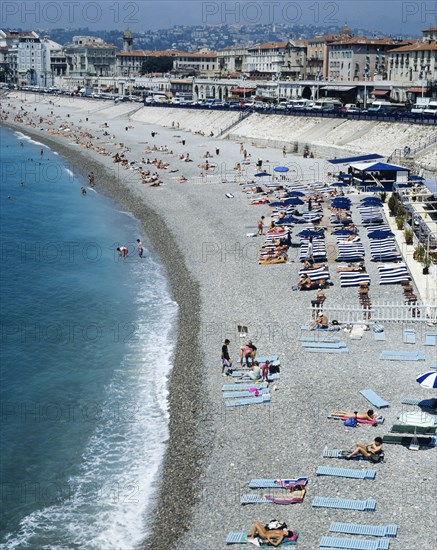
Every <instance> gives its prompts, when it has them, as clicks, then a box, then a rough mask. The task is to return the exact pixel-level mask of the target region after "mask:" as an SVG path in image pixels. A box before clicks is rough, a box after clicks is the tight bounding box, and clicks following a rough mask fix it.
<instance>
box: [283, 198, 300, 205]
mask: <svg viewBox="0 0 437 550" xmlns="http://www.w3.org/2000/svg"><path fill="white" fill-rule="evenodd" d="M284 204H285V205H286V206H290V205H293V206H296V205H298V204H304V202H303V200H302V199H299V198H298V197H290V198H289V199H285V200H284Z"/></svg>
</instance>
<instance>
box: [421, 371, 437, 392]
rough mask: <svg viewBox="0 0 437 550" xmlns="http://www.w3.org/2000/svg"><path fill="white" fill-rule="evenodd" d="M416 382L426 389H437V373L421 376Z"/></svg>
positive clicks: (427, 373) (430, 372) (432, 372)
mask: <svg viewBox="0 0 437 550" xmlns="http://www.w3.org/2000/svg"><path fill="white" fill-rule="evenodd" d="M416 382H418V383H419V384H420V385H421V386H423V387H424V388H437V371H435V370H432V371H429V372H425V373H424V374H421V375H420V376H418V377H417V378H416Z"/></svg>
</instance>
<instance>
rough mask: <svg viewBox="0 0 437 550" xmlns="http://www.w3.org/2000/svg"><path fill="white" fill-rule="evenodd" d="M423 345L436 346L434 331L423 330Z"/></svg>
mask: <svg viewBox="0 0 437 550" xmlns="http://www.w3.org/2000/svg"><path fill="white" fill-rule="evenodd" d="M423 344H424V345H425V346H436V345H437V333H435V332H425V340H424V342H423Z"/></svg>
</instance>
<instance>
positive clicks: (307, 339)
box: [299, 332, 340, 344]
mask: <svg viewBox="0 0 437 550" xmlns="http://www.w3.org/2000/svg"><path fill="white" fill-rule="evenodd" d="M299 342H323V343H325V344H335V343H336V342H340V337H339V336H333V337H331V338H329V337H327V338H325V337H324V336H320V333H318V332H314V334H313V336H301V337H300V338H299Z"/></svg>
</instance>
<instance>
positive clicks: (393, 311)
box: [309, 302, 437, 324]
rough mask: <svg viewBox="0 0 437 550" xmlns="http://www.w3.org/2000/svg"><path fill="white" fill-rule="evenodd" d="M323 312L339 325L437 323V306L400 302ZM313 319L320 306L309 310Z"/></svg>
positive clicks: (339, 308)
mask: <svg viewBox="0 0 437 550" xmlns="http://www.w3.org/2000/svg"><path fill="white" fill-rule="evenodd" d="M322 309H323V312H324V313H325V314H326V315H327V316H328V318H329V319H330V320H333V319H336V320H337V321H338V322H339V323H345V324H353V323H359V322H363V323H369V321H372V322H384V323H399V322H408V323H430V324H436V323H437V304H424V303H422V302H414V303H412V304H400V303H398V302H392V303H389V302H384V303H373V304H372V305H371V306H369V307H368V308H367V307H366V308H365V309H363V307H362V306H358V305H355V304H351V305H343V306H323V308H322ZM309 310H310V311H311V315H312V317H314V316H315V315H316V314H317V313H318V312H319V311H320V306H316V305H315V306H311V307H310V308H309Z"/></svg>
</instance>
